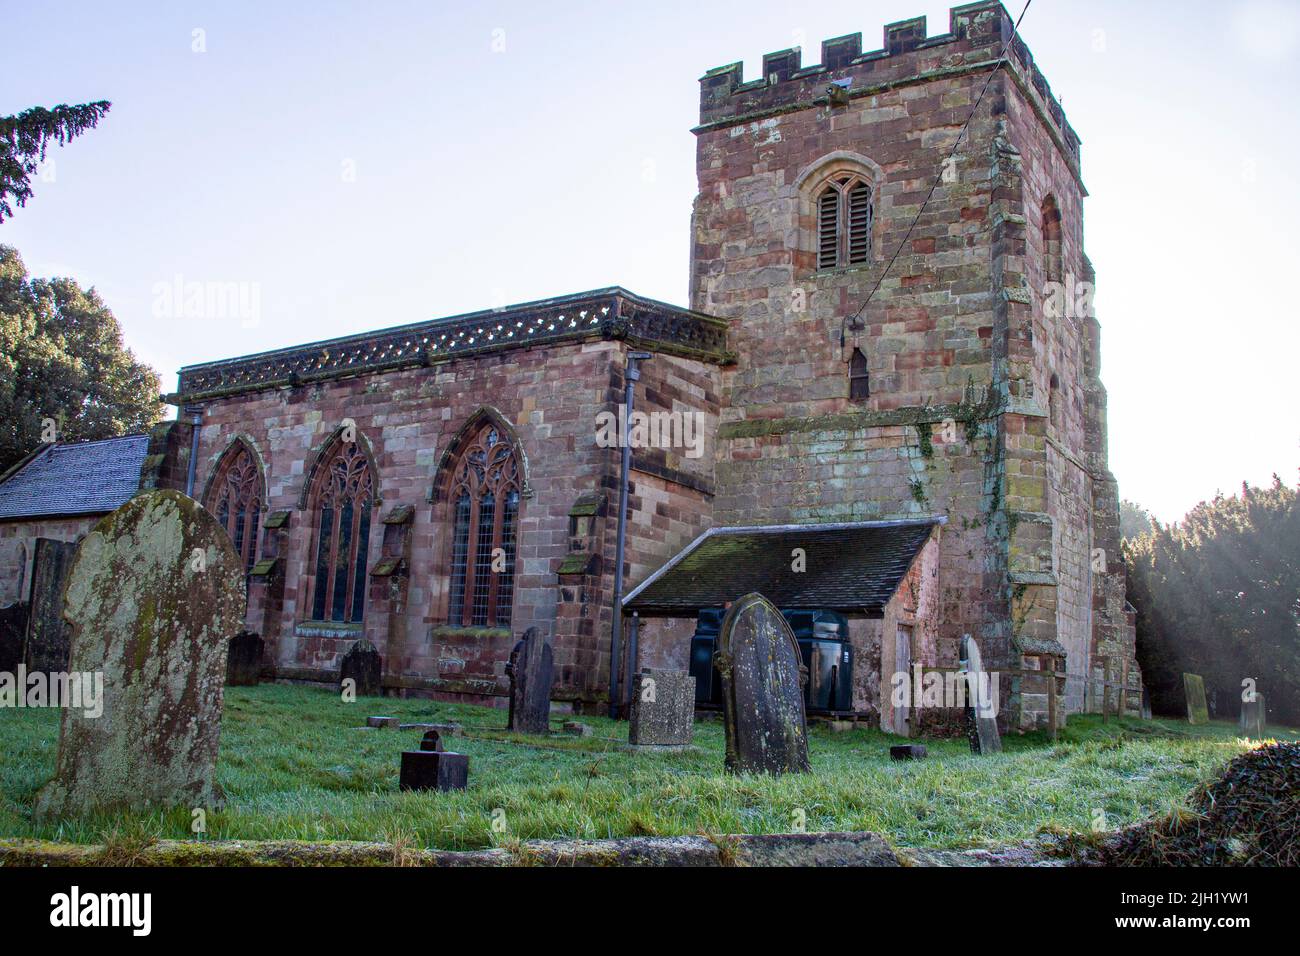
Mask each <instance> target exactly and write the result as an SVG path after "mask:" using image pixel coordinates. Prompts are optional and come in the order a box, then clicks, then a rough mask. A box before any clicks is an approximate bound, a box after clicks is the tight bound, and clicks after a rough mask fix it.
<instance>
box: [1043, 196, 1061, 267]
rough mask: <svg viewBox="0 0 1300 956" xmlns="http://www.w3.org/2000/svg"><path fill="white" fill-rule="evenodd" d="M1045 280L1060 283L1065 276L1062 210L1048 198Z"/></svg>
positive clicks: (1046, 200) (1045, 213)
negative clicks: (1062, 244)
mask: <svg viewBox="0 0 1300 956" xmlns="http://www.w3.org/2000/svg"><path fill="white" fill-rule="evenodd" d="M1042 219H1043V278H1044V280H1045V281H1047V282H1060V281H1062V278H1063V275H1064V268H1063V262H1064V252H1063V250H1062V248H1061V210H1060V208H1059V207H1058V206H1057V205H1056V200H1055V199H1054V198H1053V197H1052V196H1048V197H1047V198H1046V199H1044V200H1043V206H1042Z"/></svg>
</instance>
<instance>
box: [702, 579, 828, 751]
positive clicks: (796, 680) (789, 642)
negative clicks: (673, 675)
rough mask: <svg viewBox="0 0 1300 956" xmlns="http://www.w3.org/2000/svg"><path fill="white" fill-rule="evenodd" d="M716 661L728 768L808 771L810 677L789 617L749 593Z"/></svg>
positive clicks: (735, 611) (734, 612)
mask: <svg viewBox="0 0 1300 956" xmlns="http://www.w3.org/2000/svg"><path fill="white" fill-rule="evenodd" d="M714 661H715V662H716V664H717V667H718V673H719V675H720V676H721V678H722V707H723V720H724V722H725V726H726V733H727V760H726V768H727V770H729V771H731V772H733V773H775V774H781V773H802V772H804V771H807V770H808V769H809V764H808V718H807V715H806V714H805V713H804V695H803V685H804V681H805V680H806V679H807V677H806V671H805V669H804V666H803V656H802V655H801V654H800V653H799V642H798V641H797V640H796V639H795V636H794V631H792V630H791V629H790V625H789V624H788V623H787V622H786V619H785V617H784V615H782V614H781V612H780V611H779V610H777V608H776V607H775V606H774V605H773V604H772V603H771V602H770V601H768V599H767V598H765V597H763V596H762V595H761V594H747V595H745V596H744V597H743V598H741V599H740V600H739V601H737V602H736V603H735V604H733V605H732V606H731V609H730V610H728V611H727V615H726V617H724V618H723V620H722V630H721V632H720V633H719V634H718V649H717V652H716V653H715V655H714Z"/></svg>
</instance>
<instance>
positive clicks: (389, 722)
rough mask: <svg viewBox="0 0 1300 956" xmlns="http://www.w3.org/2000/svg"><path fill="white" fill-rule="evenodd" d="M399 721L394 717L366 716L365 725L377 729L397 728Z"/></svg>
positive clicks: (399, 724)
mask: <svg viewBox="0 0 1300 956" xmlns="http://www.w3.org/2000/svg"><path fill="white" fill-rule="evenodd" d="M401 723H402V722H401V721H400V720H398V719H397V718H396V717H367V718H366V726H367V727H374V728H376V729H378V730H397V729H398V727H400V726H401Z"/></svg>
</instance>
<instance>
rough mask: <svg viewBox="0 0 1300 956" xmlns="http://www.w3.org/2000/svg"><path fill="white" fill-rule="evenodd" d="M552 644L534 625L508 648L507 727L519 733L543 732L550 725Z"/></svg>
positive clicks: (545, 731) (547, 731)
mask: <svg viewBox="0 0 1300 956" xmlns="http://www.w3.org/2000/svg"><path fill="white" fill-rule="evenodd" d="M552 670H553V666H552V658H551V645H550V644H547V643H546V638H544V637H542V632H541V631H539V630H538V629H537V628H535V627H530V628H529V629H528V630H526V631H524V636H523V638H522V639H521V640H520V641H519V643H517V644H516V645H515V649H514V650H512V651H511V652H510V663H508V664H507V665H506V674H507V675H509V677H510V715H509V721H508V723H507V724H506V729H508V730H512V731H514V732H515V733H519V734H546V733H550V729H551V676H552Z"/></svg>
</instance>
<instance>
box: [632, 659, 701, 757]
mask: <svg viewBox="0 0 1300 956" xmlns="http://www.w3.org/2000/svg"><path fill="white" fill-rule="evenodd" d="M630 718H631V719H630V723H629V726H628V733H627V742H628V743H629V744H631V745H632V746H634V747H686V746H689V745H690V742H691V738H692V736H693V735H694V732H695V678H694V677H692V676H691V675H690V674H688V673H687V672H685V671H664V670H654V669H652V668H649V667H647V668H645V669H644V670H642V671H641V672H640V673H639V674H637V675H636V676H635V677H634V678H633V681H632V712H631V714H630Z"/></svg>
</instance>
